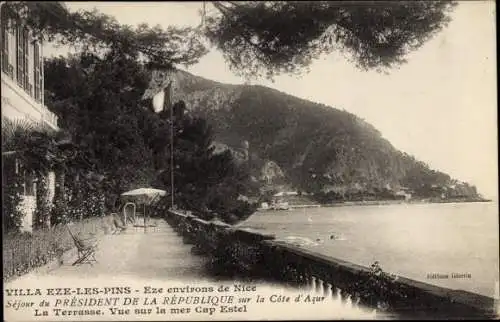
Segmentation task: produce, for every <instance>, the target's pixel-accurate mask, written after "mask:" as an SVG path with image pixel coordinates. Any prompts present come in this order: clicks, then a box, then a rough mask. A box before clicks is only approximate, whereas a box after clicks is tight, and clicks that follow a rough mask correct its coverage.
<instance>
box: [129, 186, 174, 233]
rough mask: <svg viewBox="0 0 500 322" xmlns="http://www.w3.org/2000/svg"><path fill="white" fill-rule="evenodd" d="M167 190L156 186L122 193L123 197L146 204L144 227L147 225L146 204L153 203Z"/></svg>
mask: <svg viewBox="0 0 500 322" xmlns="http://www.w3.org/2000/svg"><path fill="white" fill-rule="evenodd" d="M166 194H167V192H166V191H165V190H160V189H154V188H139V189H134V190H130V191H127V192H124V193H122V194H121V195H122V196H123V197H126V198H127V199H132V200H134V201H136V202H137V203H142V204H143V205H144V214H143V215H144V227H146V205H149V204H151V203H152V202H153V201H155V200H156V198H158V197H162V196H165V195H166Z"/></svg>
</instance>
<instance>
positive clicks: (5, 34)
mask: <svg viewBox="0 0 500 322" xmlns="http://www.w3.org/2000/svg"><path fill="white" fill-rule="evenodd" d="M4 8H5V6H2V70H3V71H4V72H5V73H7V74H9V75H10V76H11V77H12V75H11V71H10V70H9V65H10V64H9V30H8V26H7V24H8V20H7V17H6V14H5V10H4Z"/></svg>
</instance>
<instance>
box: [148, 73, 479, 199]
mask: <svg viewBox="0 0 500 322" xmlns="http://www.w3.org/2000/svg"><path fill="white" fill-rule="evenodd" d="M170 81H173V85H172V91H171V101H173V102H175V101H178V100H184V101H185V102H186V105H187V107H188V109H189V110H190V112H191V113H194V114H196V115H199V116H201V117H203V118H206V119H207V120H208V122H209V123H210V124H211V125H212V126H213V128H214V132H215V135H216V140H217V142H218V148H219V149H223V148H224V147H227V148H230V149H231V150H233V151H234V152H235V155H237V156H239V157H240V158H242V157H243V158H244V160H248V162H249V163H250V166H251V168H252V171H253V174H254V177H255V178H258V180H260V181H261V182H262V184H263V185H264V186H266V185H267V186H271V187H272V186H275V187H287V188H293V189H296V190H299V191H307V192H311V193H315V194H316V195H317V196H318V197H319V198H322V199H324V200H323V201H325V202H326V201H332V200H335V199H339V200H353V199H378V198H398V197H397V192H399V196H403V194H402V189H403V190H404V191H405V192H406V193H411V194H412V196H413V197H414V198H415V197H417V198H439V199H443V198H444V199H447V198H459V199H460V198H466V199H474V198H477V197H478V194H477V192H476V189H475V187H473V186H469V185H468V184H467V183H461V182H458V181H456V180H454V179H452V178H450V177H449V176H448V175H447V174H445V173H442V172H438V171H434V170H432V169H430V168H429V167H428V166H427V165H426V164H425V163H423V162H420V161H418V160H416V159H415V158H414V157H412V156H410V155H407V154H405V153H402V152H400V151H398V150H397V149H396V148H394V147H393V146H392V144H391V143H390V142H389V141H387V140H386V139H384V138H383V137H382V135H381V133H380V132H379V131H378V130H377V129H375V128H374V127H373V126H372V125H370V124H369V123H367V122H365V121H363V120H362V119H360V118H359V117H357V116H355V115H354V114H351V113H348V112H346V111H342V110H339V109H336V108H333V107H329V106H326V105H322V104H317V103H313V102H310V101H307V100H304V99H300V98H297V97H294V96H292V95H289V94H285V93H282V92H279V91H277V90H274V89H270V88H267V87H263V86H256V85H227V84H221V83H218V82H215V81H211V80H207V79H204V78H201V77H198V76H194V75H192V74H189V73H187V72H184V71H176V72H173V73H169V74H159V75H158V77H157V79H156V80H154V81H152V82H151V84H150V88H149V89H148V90H147V91H146V93H145V95H144V98H150V97H151V96H152V93H154V92H155V91H156V90H157V89H158V88H160V86H162V84H163V85H165V84H168V83H169V82H170ZM244 156H246V157H244ZM403 197H404V196H403Z"/></svg>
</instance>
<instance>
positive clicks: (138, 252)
mask: <svg viewBox="0 0 500 322" xmlns="http://www.w3.org/2000/svg"><path fill="white" fill-rule="evenodd" d="M156 225H157V226H156V227H147V228H146V229H145V228H144V227H133V226H129V227H128V228H127V230H126V231H124V232H122V233H120V234H116V235H111V234H108V235H102V236H100V238H99V248H98V251H97V252H96V259H97V261H98V262H97V263H95V264H93V265H89V264H84V265H79V266H72V263H73V262H74V261H75V260H76V257H75V255H73V256H66V258H64V263H63V264H62V265H61V266H59V267H57V268H55V269H53V270H50V271H45V272H33V273H30V274H27V275H24V276H22V277H20V278H18V279H16V280H14V281H12V282H10V283H7V284H6V285H5V288H6V289H8V288H31V289H33V288H40V289H42V292H43V293H45V290H44V289H45V288H54V287H72V288H77V287H80V288H84V287H88V288H92V287H99V288H104V287H109V288H112V287H126V286H128V287H131V289H132V290H134V289H135V290H136V291H135V292H137V293H134V292H132V295H129V296H134V295H136V294H137V296H140V295H142V296H144V294H143V290H144V287H146V286H152V287H155V288H164V289H166V288H169V287H185V286H187V285H189V286H193V287H197V286H207V285H213V286H217V285H221V284H226V283H227V284H226V285H231V286H232V285H233V284H237V283H239V282H238V281H235V280H231V281H221V280H220V279H219V280H218V281H217V280H216V279H215V278H214V277H213V276H210V275H209V274H208V273H207V270H206V269H205V263H206V261H207V259H206V258H205V257H202V256H197V255H194V254H192V253H191V247H192V245H186V244H184V243H183V242H182V237H181V236H178V235H177V233H176V232H175V231H174V230H173V229H172V228H171V227H170V226H169V225H168V224H167V223H166V222H164V221H163V220H157V221H156ZM214 283H216V284H214ZM247 284H248V283H247ZM255 284H256V283H253V285H255ZM257 289H258V290H259V293H258V294H260V295H261V296H262V295H263V294H270V295H273V294H275V295H283V294H292V293H293V292H297V290H291V289H288V288H286V287H284V286H281V285H270V284H262V283H257ZM302 293H304V292H303V291H302ZM293 294H295V293H293ZM163 295H172V294H163ZM176 295H180V296H182V295H185V296H186V295H203V294H200V293H198V294H196V293H194V294H193V293H191V294H180V293H177V294H176ZM212 295H213V294H212ZM231 295H234V294H231ZM247 295H252V294H247ZM253 295H256V294H253ZM107 296H109V295H107ZM120 296H122V297H123V295H120ZM254 297H255V296H254ZM41 298H47V297H46V296H45V297H41ZM329 300H330V301H331V303H330V302H326V303H330V304H329V305H328V306H324V305H317V304H315V305H314V306H312V307H310V308H306V310H307V309H309V310H310V309H312V308H314V311H309V314H306V315H304V312H305V311H304V307H303V306H302V305H290V306H287V308H286V309H284V305H286V304H285V303H281V304H279V303H278V304H270V303H266V304H268V305H270V306H269V308H271V309H266V306H265V305H260V304H259V307H255V308H253V309H252V307H251V308H249V310H250V311H252V312H249V313H248V314H249V315H246V314H244V315H241V313H240V314H239V315H238V313H235V314H222V315H216V314H214V315H212V316H210V317H209V316H206V315H201V314H194V315H193V314H184V315H183V316H175V315H170V316H168V315H167V316H166V315H156V316H153V315H150V319H151V320H162V319H163V320H165V319H168V320H171V319H177V320H178V319H180V320H207V319H214V318H215V319H218V320H226V319H237V320H241V319H247V318H249V317H252V319H254V318H255V319H258V320H261V319H288V318H300V317H305V318H319V319H336V318H373V317H374V316H373V314H372V312H364V311H362V310H360V309H358V308H351V307H349V306H346V305H345V304H344V303H341V302H336V301H335V299H333V298H332V299H329ZM332 303H333V304H332ZM72 309H79V308H78V307H74V308H72ZM105 310H106V312H107V308H105ZM9 313H10V314H9ZM14 313H15V314H16V315H15V317H14V315H12V314H13V312H12V311H9V310H6V317H8V316H11V317H13V318H12V319H10V320H18V317H20V316H18V315H17V314H19V313H21V311H16V312H14ZM102 317H103V316H101V317H100V319H102ZM104 317H105V318H106V319H112V320H115V317H114V316H112V315H106V316H104ZM139 317H140V316H139ZM26 318H29V317H26V316H23V317H22V320H25V319H26ZM89 318H91V319H92V320H94V318H95V320H99V316H95V317H89ZM122 318H123V316H122ZM51 319H52V320H54V319H56V320H59V318H58V317H54V316H51V317H50V319H49V320H51ZM60 319H62V317H61V318H60ZM117 319H118V318H117Z"/></svg>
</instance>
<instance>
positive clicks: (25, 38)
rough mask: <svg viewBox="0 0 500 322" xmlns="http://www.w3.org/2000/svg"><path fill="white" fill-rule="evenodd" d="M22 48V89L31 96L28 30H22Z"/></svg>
mask: <svg viewBox="0 0 500 322" xmlns="http://www.w3.org/2000/svg"><path fill="white" fill-rule="evenodd" d="M23 47H24V50H23V51H24V57H23V65H24V66H23V69H24V73H23V78H24V89H25V90H26V91H27V92H28V94H30V95H31V96H32V95H33V89H32V85H31V84H30V76H29V75H30V74H29V54H30V53H29V34H28V29H24V30H23Z"/></svg>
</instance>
